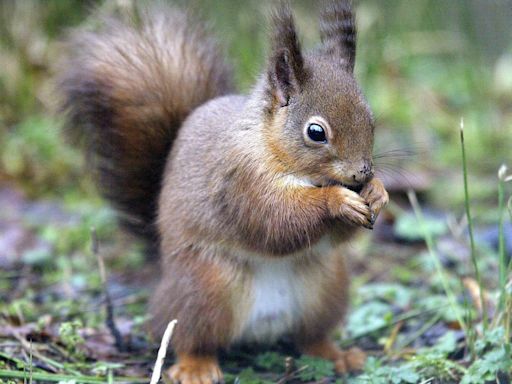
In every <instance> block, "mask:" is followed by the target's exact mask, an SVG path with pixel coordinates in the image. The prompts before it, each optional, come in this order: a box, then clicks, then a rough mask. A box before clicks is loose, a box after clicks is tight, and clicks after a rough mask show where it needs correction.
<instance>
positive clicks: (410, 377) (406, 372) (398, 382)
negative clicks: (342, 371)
mask: <svg viewBox="0 0 512 384" xmlns="http://www.w3.org/2000/svg"><path fill="white" fill-rule="evenodd" d="M419 381H420V375H419V374H418V373H416V372H415V369H414V367H413V365H412V364H411V363H405V364H401V365H400V366H399V367H395V366H389V365H385V366H382V365H381V364H380V363H379V361H378V360H377V359H375V358H369V359H368V361H367V362H366V366H365V372H364V373H363V374H362V375H360V376H358V377H357V378H356V379H354V380H352V381H350V382H351V383H354V384H363V383H371V384H389V383H392V384H406V383H418V382H419Z"/></svg>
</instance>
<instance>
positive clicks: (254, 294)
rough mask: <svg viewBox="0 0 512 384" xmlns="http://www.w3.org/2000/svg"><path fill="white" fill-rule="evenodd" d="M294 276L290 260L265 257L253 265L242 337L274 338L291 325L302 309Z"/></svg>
mask: <svg viewBox="0 0 512 384" xmlns="http://www.w3.org/2000/svg"><path fill="white" fill-rule="evenodd" d="M294 275H295V273H294V265H293V262H292V260H278V261H269V260H266V261H264V262H261V263H260V264H257V265H255V266H254V270H253V277H252V285H251V290H250V293H251V306H250V311H249V316H248V318H247V323H246V324H245V327H244V332H243V338H244V339H245V340H248V341H273V340H275V339H276V338H278V337H279V336H280V335H282V334H283V333H285V332H286V331H287V330H290V329H291V328H292V327H293V324H294V321H296V319H297V317H298V316H300V312H301V308H300V298H299V297H297V295H298V294H299V290H300V286H297V284H296V281H294V278H295V279H296V276H294Z"/></svg>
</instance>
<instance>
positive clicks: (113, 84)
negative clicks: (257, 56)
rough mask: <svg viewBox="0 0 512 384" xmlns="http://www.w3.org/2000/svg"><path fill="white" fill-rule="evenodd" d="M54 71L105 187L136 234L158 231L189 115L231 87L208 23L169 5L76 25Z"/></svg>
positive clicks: (70, 122) (73, 127)
mask: <svg viewBox="0 0 512 384" xmlns="http://www.w3.org/2000/svg"><path fill="white" fill-rule="evenodd" d="M68 45H69V56H68V57H69V58H68V59H67V61H66V62H65V63H64V65H63V68H62V70H61V75H60V78H59V79H58V82H59V87H60V90H61V91H62V94H63V96H64V98H63V100H62V109H63V110H64V111H65V112H66V113H67V127H68V132H69V134H70V137H71V138H72V139H73V140H74V141H75V142H76V141H81V142H85V144H86V145H87V149H88V153H89V155H90V156H89V160H90V161H92V168H93V171H94V172H95V176H96V177H97V183H98V185H99V188H100V191H101V193H102V195H103V196H104V197H105V198H107V199H108V200H109V201H110V203H111V204H112V205H113V206H114V208H116V209H117V211H118V212H119V213H120V219H121V222H122V224H123V225H124V226H125V227H126V228H127V229H128V230H130V231H131V232H132V233H134V234H136V235H138V236H141V237H142V238H145V239H147V240H150V241H154V240H156V231H155V228H154V222H155V219H156V215H157V205H158V194H159V192H160V189H161V179H162V174H163V172H164V167H165V163H166V159H167V156H168V154H169V151H170V149H171V146H172V143H173V140H174V138H175V137H176V133H177V131H178V129H179V128H180V126H181V124H182V122H183V121H184V120H185V118H186V117H187V116H188V115H189V114H190V112H191V111H193V110H194V109H195V108H196V107H198V106H199V105H201V104H203V103H205V102H206V101H207V100H209V99H212V98H215V97H217V96H221V95H224V94H227V93H229V92H230V91H231V89H232V76H231V71H230V67H229V66H228V65H227V64H226V62H225V61H224V59H223V58H222V57H221V52H222V50H221V49H219V46H218V44H217V43H216V41H215V40H214V39H213V38H212V37H211V35H210V34H209V33H208V31H207V30H206V29H205V28H204V27H203V26H201V25H200V24H199V23H197V22H194V20H192V18H191V17H190V15H188V14H187V13H185V12H183V11H181V10H177V9H167V8H165V7H163V6H160V7H154V8H151V9H138V12H137V17H134V18H133V19H132V20H129V21H126V22H121V21H119V20H117V19H106V20H104V23H103V25H102V27H101V28H100V29H99V30H97V31H94V32H91V31H85V30H79V31H77V32H75V33H74V34H73V35H72V37H71V39H70V40H69V42H68Z"/></svg>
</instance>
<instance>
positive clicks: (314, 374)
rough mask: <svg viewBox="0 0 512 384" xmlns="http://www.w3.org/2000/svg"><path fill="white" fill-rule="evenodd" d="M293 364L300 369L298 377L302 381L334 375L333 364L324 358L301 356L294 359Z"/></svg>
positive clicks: (316, 379) (317, 379)
mask: <svg viewBox="0 0 512 384" xmlns="http://www.w3.org/2000/svg"><path fill="white" fill-rule="evenodd" d="M295 365H296V367H297V369H301V370H300V372H299V374H298V377H299V379H301V380H302V381H320V380H322V379H323V378H325V377H329V376H333V375H334V364H333V363H332V362H330V361H327V360H324V359H319V358H316V357H311V356H302V357H301V358H299V359H297V360H296V361H295Z"/></svg>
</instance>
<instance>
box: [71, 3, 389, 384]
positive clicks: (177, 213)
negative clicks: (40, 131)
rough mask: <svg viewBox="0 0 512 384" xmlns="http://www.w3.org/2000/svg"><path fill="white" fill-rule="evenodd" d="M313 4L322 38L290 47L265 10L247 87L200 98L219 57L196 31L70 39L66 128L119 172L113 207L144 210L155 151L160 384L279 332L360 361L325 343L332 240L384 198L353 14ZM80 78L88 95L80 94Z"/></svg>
mask: <svg viewBox="0 0 512 384" xmlns="http://www.w3.org/2000/svg"><path fill="white" fill-rule="evenodd" d="M323 15H324V16H323V19H322V22H321V25H322V37H323V45H322V46H321V47H320V49H319V50H317V51H313V52H307V53H303V52H302V50H301V47H300V44H299V39H298V37H297V34H296V32H295V26H294V22H293V17H292V13H291V11H290V9H289V7H287V6H281V7H279V8H278V9H277V10H276V12H275V14H274V17H273V23H274V24H275V25H274V33H273V37H272V52H271V53H270V55H269V61H268V65H267V68H266V70H265V72H264V73H263V74H262V75H261V76H260V78H259V80H258V82H257V84H256V85H255V87H254V89H253V90H252V92H251V93H250V94H249V95H248V96H239V95H230V96H223V97H217V98H214V99H213V100H210V101H208V102H206V103H204V101H206V100H207V99H210V98H212V97H215V96H216V95H222V94H224V93H225V92H226V91H227V90H228V89H229V88H228V86H227V83H228V81H227V80H226V78H227V73H226V71H225V66H224V64H222V62H219V58H218V57H217V54H216V53H214V52H212V50H211V49H213V48H212V47H213V45H212V44H213V43H211V41H210V40H209V39H205V42H204V46H203V45H202V44H203V43H202V42H200V41H198V40H197V39H196V38H198V37H199V35H198V34H196V33H195V32H194V31H195V29H193V28H192V27H189V26H187V27H184V26H181V24H179V23H178V24H177V25H178V26H181V27H179V28H178V30H177V31H176V35H174V34H171V33H170V31H168V32H169V33H167V32H166V33H162V31H161V30H157V31H153V32H152V33H153V34H154V37H155V39H153V40H151V39H150V35H149V32H148V34H147V35H146V34H145V35H144V38H143V39H142V40H140V41H139V39H141V38H142V37H141V36H140V35H139V34H138V32H137V33H135V34H134V35H133V34H130V33H129V34H128V35H127V37H126V40H123V39H124V37H122V36H121V35H119V34H117V35H116V34H115V33H114V34H113V35H114V36H117V37H116V39H114V38H113V37H109V36H105V35H93V38H92V40H91V39H89V40H87V39H86V40H85V42H84V43H85V44H86V46H85V48H83V49H84V51H85V52H88V53H89V55H90V56H91V57H92V58H87V59H85V58H84V60H85V66H84V67H85V68H88V69H87V70H82V69H78V70H75V69H69V70H68V72H67V75H66V76H65V82H64V83H65V84H67V86H66V87H65V88H64V89H65V90H66V91H67V95H68V99H67V100H68V103H67V105H68V108H69V109H70V110H71V117H72V123H77V122H79V121H82V120H84V121H85V122H86V125H85V126H82V130H81V132H83V133H84V134H86V135H90V136H92V138H93V139H94V140H96V142H98V141H100V143H102V144H104V145H108V147H105V148H104V149H102V150H101V151H98V154H99V155H100V158H101V159H107V160H109V161H110V163H109V164H110V165H109V169H110V170H111V172H113V173H114V174H115V175H117V176H118V175H122V177H113V178H112V179H111V185H110V188H111V191H113V192H115V193H114V194H107V196H108V197H109V198H110V199H112V200H114V202H116V203H117V206H118V207H120V208H121V209H124V210H125V211H126V210H128V209H133V211H134V213H135V216H136V217H138V218H141V219H142V221H144V222H146V220H148V219H151V217H152V216H151V215H150V214H149V213H152V212H153V207H154V206H153V205H152V204H153V201H154V200H153V199H154V197H155V196H156V195H155V194H156V191H157V190H158V189H159V188H160V181H158V182H157V181H155V180H156V179H158V180H160V176H158V177H157V175H156V174H153V176H151V177H150V176H148V175H146V174H145V173H144V172H148V173H151V172H149V171H150V170H152V168H148V167H150V166H151V167H154V169H156V171H157V172H156V173H160V169H161V167H162V164H163V162H164V161H165V160H166V158H167V162H166V165H165V169H164V170H163V171H162V176H161V185H162V187H161V191H160V193H159V198H158V216H157V218H156V222H155V224H156V227H157V229H158V239H159V240H160V249H161V258H162V260H161V262H162V279H161V283H160V286H159V287H158V289H157V291H156V292H155V294H154V295H152V297H151V303H150V311H151V314H152V319H151V322H150V328H151V329H152V332H153V333H154V334H155V336H157V337H158V336H159V335H161V333H162V332H163V330H164V328H165V326H166V324H167V323H168V321H170V320H171V319H173V318H177V319H178V321H179V323H178V326H177V327H176V331H175V335H174V337H173V340H172V345H173V348H174V349H175V351H176V352H177V355H178V361H177V363H176V364H175V365H174V366H173V367H172V368H171V370H170V373H169V377H170V379H171V381H173V382H177V381H181V383H182V384H189V383H195V382H203V383H211V382H214V381H216V380H220V378H221V376H220V371H219V369H218V365H217V362H216V358H215V354H216V351H217V349H219V348H226V347H229V346H230V345H231V344H233V343H238V342H243V341H244V340H246V339H250V338H256V341H259V342H266V341H271V340H273V339H275V337H279V336H281V335H283V334H289V335H290V336H292V337H293V338H294V339H295V340H296V342H297V344H298V345H299V346H300V347H301V348H302V349H303V350H304V351H306V352H309V353H312V354H315V355H318V356H322V357H325V358H328V359H331V360H333V361H334V362H335V364H336V367H337V369H338V370H339V371H345V370H350V369H357V368H360V365H361V361H363V360H364V358H363V357H364V356H363V357H362V354H357V353H356V354H353V355H351V354H349V353H345V352H343V351H340V350H339V349H337V348H336V347H335V346H334V345H333V344H332V343H329V342H328V341H327V340H328V336H329V334H330V332H331V331H332V330H333V329H334V328H335V327H336V326H337V325H338V324H339V322H340V321H341V320H342V318H343V315H344V313H345V311H346V307H347V301H348V284H349V279H348V273H347V271H346V269H345V264H344V257H345V251H344V247H345V246H344V241H346V240H347V239H349V238H350V237H351V236H352V235H353V233H354V231H355V229H356V228H358V227H361V226H363V227H368V228H371V226H372V225H373V222H374V220H375V217H376V215H378V213H379V212H380V210H381V209H382V207H383V206H384V205H385V204H386V202H387V198H388V197H387V193H386V191H385V189H384V187H383V186H382V183H380V182H379V181H378V180H376V179H374V178H373V164H372V163H371V158H372V147H373V136H374V127H373V118H372V115H371V111H370V109H369V107H368V105H367V103H366V101H365V99H364V97H363V96H362V93H361V91H360V90H359V87H358V85H357V82H356V81H355V79H354V77H353V74H352V69H353V60H354V58H355V40H352V39H355V29H354V25H353V15H352V12H351V10H350V7H349V5H348V3H347V2H346V1H343V0H339V1H336V2H333V3H332V4H331V6H330V7H329V8H328V9H327V10H326V11H325V12H324V13H323ZM158 17H169V18H171V19H172V20H174V16H158ZM158 17H157V19H158ZM340 20H341V21H342V22H341V24H340ZM343 20H349V21H350V22H343ZM145 22H149V23H150V25H151V21H150V20H149V21H148V20H146V21H145ZM143 25H144V22H143ZM187 25H188V24H187ZM340 26H341V27H340ZM116 28H117V29H114V31H116V30H120V31H124V30H125V29H124V28H125V27H124V26H117V27H116ZM162 28H163V27H162ZM180 28H183V29H180ZM340 28H341V29H340ZM171 29H172V28H171ZM128 31H132V30H131V29H128ZM149 31H151V29H150V30H149ZM166 31H167V30H166ZM184 31H189V32H187V33H188V34H187V33H185V32H184ZM132 32H133V31H132ZM155 33H156V35H155ZM201 36H202V37H204V36H203V35H201ZM164 37H165V39H164ZM113 40H115V41H116V44H113V43H112V41H113ZM141 42H145V44H150V47H151V50H150V52H153V53H154V54H151V55H149V56H148V55H145V53H146V52H145V51H142V50H141V49H142V48H141V47H144V44H142V45H141V44H140V43H141ZM186 42H189V43H190V45H191V52H189V51H188V45H187V44H186ZM121 47H122V50H121ZM177 47H180V49H177ZM111 51H113V55H112V58H111V57H110V56H108V55H106V54H105V52H111ZM119 52H123V54H120V53H119ZM200 52H205V53H204V55H199V56H197V55H196V54H197V53H200ZM181 55H184V56H181ZM81 57H82V56H81ZM97 57H101V58H102V59H101V60H98V59H97ZM171 57H172V58H173V59H172V60H171V59H170V58H171ZM171 61H172V63H173V65H170V66H168V65H167V64H168V62H171ZM350 63H352V64H350ZM92 64H95V65H92ZM134 65H135V68H136V71H135V72H134V73H135V75H134V73H133V72H132V70H133V69H134V68H133V66H134ZM155 68H156V69H160V70H159V71H157V72H156V73H155V72H154V69H155ZM164 68H165V69H166V70H165V71H164V70H163V69H164ZM205 68H206V69H208V71H207V73H210V74H211V76H207V77H204V74H205V72H204V69H205ZM77 71H78V72H77ZM128 74H129V75H130V76H129V77H130V78H128ZM93 75H94V76H93ZM178 75H180V76H181V77H182V78H183V79H186V80H187V82H184V80H183V82H182V78H181V77H179V76H178ZM91 78H92V79H94V81H92V86H90V85H88V86H86V84H90V79H91ZM119 79H122V80H119ZM131 79H133V84H132V81H130V80H131ZM180 86H181V88H180ZM88 87H89V88H88ZM84 88H85V89H86V90H87V89H89V90H93V91H95V92H96V93H95V94H92V93H91V94H87V92H85V93H86V94H87V95H88V96H87V97H82V95H83V92H82V90H83V89H84ZM178 90H179V91H178ZM147 100H150V101H151V102H149V103H146V101H147ZM199 104H201V105H200V106H199ZM100 106H101V107H104V106H106V107H108V108H107V109H106V112H102V113H99V112H100V111H101V109H100ZM189 112H190V114H189ZM187 115H188V116H187ZM185 116H187V118H186V119H185V120H184V117H185ZM312 119H313V120H312ZM311 121H314V122H315V124H321V125H323V128H324V131H325V133H326V137H327V138H328V139H326V141H325V142H323V143H317V142H312V141H311V140H310V139H308V136H307V128H308V126H309V124H310V123H311ZM178 127H179V131H178V132H177V135H176V137H175V138H174V136H175V134H176V130H177V128H178ZM155 132H156V133H155ZM153 133H154V134H153ZM109 135H111V136H112V135H113V136H114V138H115V139H116V140H115V141H108V140H107V138H108V137H109ZM173 139H174V143H173V146H172V149H171V150H170V151H169V146H170V142H171V141H172V140H173ZM105 140H106V142H105V143H103V141H105ZM155 151H156V152H155ZM110 152H111V153H110ZM168 152H169V155H168V156H167V153H168ZM130 155H131V156H130ZM125 167H134V169H135V171H136V173H132V170H130V168H125ZM105 175H107V176H108V174H107V173H105ZM126 175H130V177H129V178H126V177H125V176H126ZM135 176H138V177H141V180H140V181H139V180H138V179H137V177H135ZM148 182H151V183H153V184H151V185H147V183H148ZM141 183H142V184H141ZM143 186H147V187H148V189H147V191H146V190H144V189H143V188H142V187H143ZM103 187H104V188H105V185H104V186H103ZM141 188H142V189H141ZM142 192H144V193H142ZM123 193H124V194H125V195H123ZM281 291H283V292H284V293H283V294H279V292H281ZM261 295H267V296H265V297H264V299H262V298H261ZM267 297H268V300H267ZM350 356H352V357H353V358H352V357H350ZM354 356H355V357H354ZM351 359H352V360H351Z"/></svg>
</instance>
